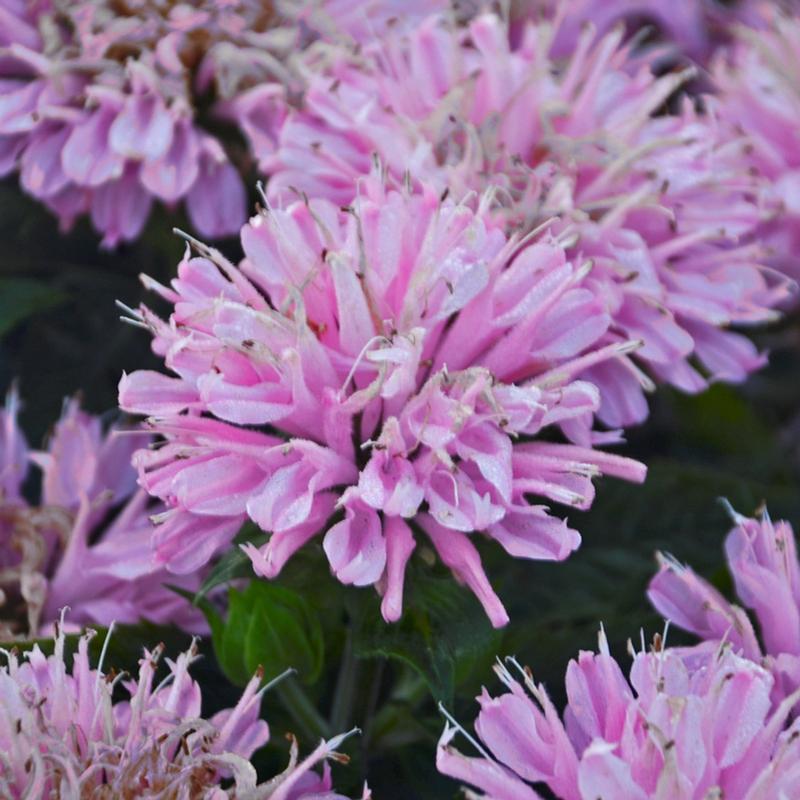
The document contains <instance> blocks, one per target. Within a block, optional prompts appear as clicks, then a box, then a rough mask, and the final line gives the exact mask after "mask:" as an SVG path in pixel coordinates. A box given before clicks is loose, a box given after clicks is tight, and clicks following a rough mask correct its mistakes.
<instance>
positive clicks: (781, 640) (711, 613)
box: [647, 509, 800, 701]
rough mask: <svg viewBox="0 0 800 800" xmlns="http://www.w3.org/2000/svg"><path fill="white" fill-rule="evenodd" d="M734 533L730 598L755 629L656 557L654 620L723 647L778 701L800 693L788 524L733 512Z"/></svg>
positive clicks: (797, 594) (689, 574) (799, 596)
mask: <svg viewBox="0 0 800 800" xmlns="http://www.w3.org/2000/svg"><path fill="white" fill-rule="evenodd" d="M731 514H732V515H733V518H734V521H735V526H734V528H733V529H732V530H731V531H730V533H729V534H728V537H727V539H726V540H725V554H726V556H727V560H728V569H729V570H730V573H731V575H732V576H733V582H734V585H735V587H736V593H737V595H738V596H739V599H740V601H741V603H742V605H744V606H745V607H746V608H748V609H750V610H751V611H752V612H753V614H754V615H755V618H756V620H757V622H758V628H759V632H760V634H761V636H760V641H759V637H758V636H756V633H755V630H754V629H753V625H752V624H751V622H750V619H749V618H748V616H747V614H746V613H745V612H744V611H743V610H742V609H741V608H739V607H738V606H736V605H733V604H732V603H729V602H728V601H727V600H726V599H725V597H723V595H722V594H721V593H720V592H719V591H717V589H715V588H714V587H713V586H711V584H709V583H708V582H707V581H706V580H704V579H703V578H701V577H700V576H699V575H697V574H696V573H695V572H693V571H692V570H691V569H690V568H689V567H684V566H682V565H681V564H679V563H678V562H677V561H676V560H675V559H674V558H670V557H668V556H663V555H659V561H660V569H659V571H658V574H657V575H656V576H655V577H654V578H653V579H652V581H651V582H650V587H649V589H648V592H647V594H648V597H649V598H650V601H651V602H652V603H653V605H654V606H655V607H656V609H658V611H659V613H660V614H662V615H663V616H664V617H666V618H667V619H668V620H670V622H672V623H673V624H675V625H678V626H679V627H681V628H683V629H685V630H687V631H691V632H692V633H694V634H697V635H698V636H700V637H701V638H703V639H705V640H706V641H708V642H711V643H719V642H728V643H730V645H731V647H732V648H733V649H734V651H736V652H737V653H740V654H741V655H743V656H744V657H745V658H749V659H751V660H753V661H756V662H757V663H759V664H763V665H764V666H765V667H766V668H767V669H769V670H770V671H771V672H772V674H773V676H774V678H775V687H774V690H773V695H774V698H775V700H776V701H779V700H781V699H783V698H784V697H787V696H789V695H791V694H792V693H794V692H796V691H797V690H798V689H800V564H799V563H798V560H797V548H796V543H795V537H794V532H793V531H792V528H791V525H789V523H788V522H777V523H773V522H772V520H771V519H770V518H769V515H768V514H767V512H766V510H764V511H763V512H762V514H761V517H760V518H759V519H751V518H748V517H743V516H741V515H740V514H737V513H736V512H734V511H733V510H732V509H731Z"/></svg>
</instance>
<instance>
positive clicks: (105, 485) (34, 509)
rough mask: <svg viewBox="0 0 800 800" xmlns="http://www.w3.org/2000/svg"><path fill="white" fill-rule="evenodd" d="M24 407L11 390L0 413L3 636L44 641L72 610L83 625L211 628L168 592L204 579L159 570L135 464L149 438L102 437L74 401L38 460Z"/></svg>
mask: <svg viewBox="0 0 800 800" xmlns="http://www.w3.org/2000/svg"><path fill="white" fill-rule="evenodd" d="M18 405H19V402H18V399H17V395H16V393H15V392H13V391H12V392H11V393H10V394H9V395H8V398H7V402H6V407H5V409H0V638H2V639H3V640H5V641H8V640H9V639H13V638H17V637H22V638H25V637H35V636H38V635H40V634H42V633H45V632H47V631H48V630H49V629H50V628H51V626H52V624H53V623H54V622H55V621H56V620H57V619H58V615H59V612H60V609H61V608H62V607H63V606H66V605H69V606H71V607H73V608H74V611H73V612H72V614H71V618H72V621H73V622H75V623H79V624H80V623H93V624H99V625H109V624H110V623H111V622H112V621H117V622H122V623H135V622H138V621H140V620H142V619H147V620H150V621H151V622H155V623H162V624H166V623H176V624H178V625H180V626H182V627H184V628H186V629H188V630H191V631H198V632H199V631H203V630H205V624H204V623H203V620H202V616H201V615H200V614H198V613H197V610H196V609H192V608H191V606H190V605H189V604H188V603H186V601H185V600H183V599H182V598H181V597H179V596H178V595H177V594H175V593H174V592H172V591H171V590H170V589H168V588H166V586H165V585H164V584H177V585H180V586H182V587H183V588H184V589H187V590H194V589H196V588H197V587H198V585H199V584H198V580H197V578H198V576H187V577H180V578H179V579H178V580H177V581H176V580H175V576H171V575H169V574H168V573H167V572H166V571H165V570H164V569H163V567H161V566H159V565H155V564H154V563H153V558H152V554H151V551H150V536H151V530H152V523H151V521H150V514H151V513H153V511H154V509H153V508H152V505H153V504H152V502H151V501H150V499H149V498H148V496H147V494H146V493H145V492H144V491H142V490H141V489H140V490H137V488H136V472H135V470H134V469H133V467H132V466H131V463H130V461H131V455H132V453H133V451H134V450H135V449H136V448H137V447H138V446H139V445H140V443H141V441H142V437H141V435H140V436H138V437H136V436H130V435H123V433H122V431H120V430H115V429H112V430H111V431H109V432H108V433H107V434H104V433H103V430H102V427H101V424H100V420H99V419H97V418H95V417H92V416H90V415H88V414H85V413H84V412H83V411H81V410H80V408H79V406H78V403H77V402H75V401H70V402H68V403H67V404H66V406H65V409H64V413H63V415H62V417H61V419H60V420H59V421H58V423H57V424H56V425H55V428H54V431H53V434H52V436H51V437H50V441H49V444H48V448H47V450H46V451H42V452H33V453H31V452H29V450H28V446H27V443H26V442H25V439H24V437H23V436H22V434H21V432H20V430H19V428H18V426H17V412H18ZM128 433H131V432H130V431H129V432H128ZM140 433H141V432H140ZM145 438H147V437H146V436H145ZM137 439H138V441H137ZM31 462H35V464H36V465H37V466H38V467H39V468H40V469H41V473H42V488H41V495H40V497H39V499H38V502H30V503H29V502H28V500H27V499H26V497H25V495H24V494H23V491H22V489H23V483H24V481H25V478H26V476H27V474H28V468H29V466H30V463H31Z"/></svg>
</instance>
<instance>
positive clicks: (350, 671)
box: [331, 626, 358, 731]
mask: <svg viewBox="0 0 800 800" xmlns="http://www.w3.org/2000/svg"><path fill="white" fill-rule="evenodd" d="M357 678H358V659H357V658H356V657H355V648H354V646H353V629H352V627H351V626H348V627H347V634H346V637H345V640H344V649H343V651H342V660H341V662H340V663H339V675H338V677H337V678H336V692H335V694H334V697H333V707H332V708H331V729H332V730H334V731H345V730H347V728H348V726H349V725H350V724H351V722H350V720H351V717H352V715H353V700H354V697H355V690H356V680H357Z"/></svg>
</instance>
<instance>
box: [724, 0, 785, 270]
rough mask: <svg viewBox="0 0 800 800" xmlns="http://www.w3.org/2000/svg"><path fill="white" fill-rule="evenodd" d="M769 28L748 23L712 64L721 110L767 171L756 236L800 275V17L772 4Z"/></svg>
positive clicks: (751, 158) (752, 160)
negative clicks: (763, 210)
mask: <svg viewBox="0 0 800 800" xmlns="http://www.w3.org/2000/svg"><path fill="white" fill-rule="evenodd" d="M771 11H772V13H771V14H770V15H769V17H768V19H769V22H770V25H769V27H768V28H767V29H765V30H761V31H758V32H756V31H753V30H750V29H748V28H742V29H741V30H740V31H739V37H738V41H737V42H736V43H735V45H733V46H732V47H730V48H728V49H726V50H723V51H722V52H720V53H719V54H718V56H717V58H716V59H715V62H714V64H713V67H712V77H713V79H714V83H715V88H716V97H715V98H714V101H715V107H716V109H717V113H718V114H719V116H720V117H721V118H722V119H725V120H726V121H727V122H729V123H730V124H731V125H735V126H737V127H738V128H739V129H741V130H742V131H743V132H744V133H745V134H746V135H747V137H748V142H749V151H748V163H749V164H750V165H751V167H752V168H753V169H754V170H755V171H757V173H758V174H759V175H760V176H761V177H762V178H763V183H762V201H763V203H764V205H765V207H766V208H767V209H768V211H769V216H768V219H767V220H765V222H764V224H763V225H761V226H760V227H759V229H758V231H757V232H756V233H757V236H758V238H759V239H760V240H763V241H765V242H766V243H767V244H768V245H769V246H770V247H771V248H772V250H773V251H774V255H773V263H774V264H775V266H777V267H778V268H779V269H781V270H782V271H784V272H786V273H788V274H789V275H791V276H792V277H794V278H797V277H800V259H799V258H798V256H797V253H798V252H799V251H800V146H799V145H800V97H798V95H797V82H798V80H800V21H799V20H798V19H797V18H796V17H790V16H785V15H783V14H781V13H779V12H778V11H777V10H775V9H772V10H771Z"/></svg>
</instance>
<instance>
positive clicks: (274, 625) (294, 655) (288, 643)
mask: <svg viewBox="0 0 800 800" xmlns="http://www.w3.org/2000/svg"><path fill="white" fill-rule="evenodd" d="M206 605H207V604H206ZM209 622H211V621H210V620H209ZM212 642H213V644H214V650H215V652H216V654H217V659H218V660H219V663H220V666H221V667H222V669H223V671H224V672H225V674H226V675H227V676H228V678H229V679H230V680H231V681H232V682H233V683H236V684H238V685H243V684H245V683H246V682H247V681H248V680H249V679H250V677H251V676H252V675H253V673H254V672H255V671H256V669H257V668H258V667H259V666H260V667H262V668H263V669H264V672H265V673H266V674H267V675H268V676H273V675H277V674H278V673H280V672H283V671H284V670H286V669H288V668H290V667H292V668H294V669H295V670H297V673H298V675H299V676H300V678H301V679H302V680H303V681H305V682H306V683H313V682H314V681H315V680H316V679H317V678H318V677H319V674H320V672H321V670H322V665H323V656H324V642H323V636H322V627H321V626H320V623H319V620H318V619H317V617H316V615H315V614H314V613H313V612H312V610H311V608H310V606H309V605H308V603H307V602H306V601H305V599H304V598H303V597H302V596H301V595H300V594H298V593H297V592H294V591H292V590H291V589H286V588H285V587H281V586H276V585H275V584H272V583H268V582H267V581H261V580H256V581H253V582H252V583H250V585H249V586H248V587H247V588H246V589H245V590H244V591H243V592H240V591H238V590H236V589H231V590H230V591H229V593H228V617H227V619H226V620H225V621H224V623H223V622H221V621H219V622H218V623H217V624H216V625H214V624H212Z"/></svg>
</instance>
